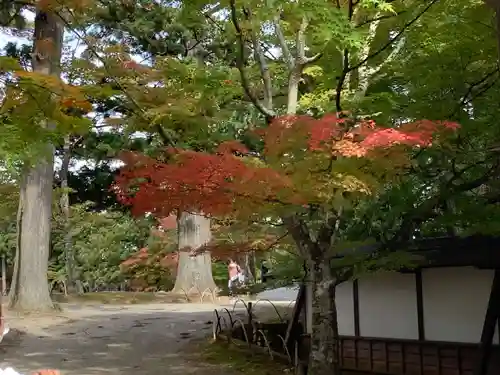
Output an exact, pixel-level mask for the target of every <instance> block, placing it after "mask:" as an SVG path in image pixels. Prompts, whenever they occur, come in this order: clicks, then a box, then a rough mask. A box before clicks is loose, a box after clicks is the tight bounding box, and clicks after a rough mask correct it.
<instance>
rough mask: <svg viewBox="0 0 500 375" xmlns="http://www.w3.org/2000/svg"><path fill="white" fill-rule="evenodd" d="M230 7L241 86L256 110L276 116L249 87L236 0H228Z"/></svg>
mask: <svg viewBox="0 0 500 375" xmlns="http://www.w3.org/2000/svg"><path fill="white" fill-rule="evenodd" d="M229 4H230V7H231V21H232V23H233V26H234V29H235V30H236V36H237V38H238V56H237V59H236V67H237V68H238V71H239V72H240V78H241V85H242V87H243V90H244V91H245V94H247V96H248V97H249V98H250V101H251V102H252V104H253V105H254V106H255V108H257V110H258V111H259V112H260V113H262V114H263V115H264V116H266V118H268V119H269V118H273V117H275V116H276V114H275V112H274V111H273V110H272V109H270V108H266V107H265V106H264V105H263V104H262V102H261V101H260V100H259V99H258V98H257V97H256V96H255V95H254V94H253V92H252V90H251V88H250V82H249V80H248V77H247V74H246V71H245V66H244V60H245V39H244V37H243V30H242V29H241V26H240V24H239V22H238V18H237V14H236V0H230V2H229Z"/></svg>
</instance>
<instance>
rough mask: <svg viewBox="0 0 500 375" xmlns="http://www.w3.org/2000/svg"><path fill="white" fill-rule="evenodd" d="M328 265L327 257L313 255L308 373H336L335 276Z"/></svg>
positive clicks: (310, 374)
mask: <svg viewBox="0 0 500 375" xmlns="http://www.w3.org/2000/svg"><path fill="white" fill-rule="evenodd" d="M329 265H330V264H329V262H328V261H327V260H323V259H316V260H315V264H314V271H313V272H312V276H313V278H314V285H313V290H314V294H313V298H312V315H313V322H314V324H313V328H312V335H311V353H310V360H309V369H308V372H307V373H308V375H340V361H339V350H338V337H339V332H338V325H337V307H336V303H335V286H336V280H335V278H334V276H333V275H332V271H331V269H330V267H329Z"/></svg>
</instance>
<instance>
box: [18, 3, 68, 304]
mask: <svg viewBox="0 0 500 375" xmlns="http://www.w3.org/2000/svg"><path fill="white" fill-rule="evenodd" d="M63 32H64V27H63V24H62V21H61V20H60V18H59V17H58V16H57V15H56V14H55V13H51V12H47V11H45V10H42V9H37V10H36V17H35V31H34V38H33V39H34V42H33V43H34V48H33V49H34V51H33V62H32V66H33V71H35V72H38V73H41V74H46V75H56V76H59V72H60V69H59V64H60V60H61V51H62V41H63ZM40 126H50V123H45V124H40ZM45 156H46V157H44V158H41V159H40V160H39V161H37V162H36V164H35V165H29V166H26V167H25V170H24V173H23V181H22V184H21V189H20V198H19V211H18V226H17V231H18V249H17V250H16V260H15V268H14V277H13V281H12V288H11V292H10V306H11V308H14V309H18V310H25V311H40V310H48V309H52V308H53V304H52V301H51V299H50V294H49V286H48V282H47V267H48V258H49V252H50V234H51V233H50V232H51V219H52V181H53V171H54V148H53V146H52V145H50V144H47V147H46V155H45Z"/></svg>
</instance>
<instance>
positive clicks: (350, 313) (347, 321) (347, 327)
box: [335, 281, 354, 336]
mask: <svg viewBox="0 0 500 375" xmlns="http://www.w3.org/2000/svg"><path fill="white" fill-rule="evenodd" d="M335 296H336V303H337V320H338V325H339V335H344V336H354V299H353V295H352V282H351V281H346V282H344V283H342V284H340V285H338V286H337V290H336V291H335Z"/></svg>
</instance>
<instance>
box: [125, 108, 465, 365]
mask: <svg viewBox="0 0 500 375" xmlns="http://www.w3.org/2000/svg"><path fill="white" fill-rule="evenodd" d="M440 128H442V130H447V129H455V128H456V125H455V124H452V123H443V124H439V123H432V122H426V121H423V122H417V123H411V124H406V125H405V126H403V127H402V128H401V129H398V130H395V129H387V128H379V127H377V126H375V124H374V123H373V122H371V121H359V120H355V119H347V118H339V117H337V116H335V115H326V116H324V117H323V118H321V119H317V120H316V119H313V118H309V117H307V116H300V117H296V116H293V117H290V116H286V117H283V118H278V119H276V120H274V121H273V122H272V123H271V124H270V126H269V127H268V128H267V129H260V130H261V134H263V135H262V137H263V138H262V141H263V142H264V149H263V151H262V153H260V154H259V155H257V156H255V155H252V154H251V153H249V152H248V150H247V149H246V148H245V147H244V146H243V145H241V144H239V143H238V142H231V143H225V144H221V145H220V147H219V150H218V152H217V153H215V154H208V153H202V152H194V151H182V150H170V154H169V157H170V158H172V160H173V161H172V162H171V163H162V162H160V161H159V160H157V159H154V158H149V157H146V156H141V155H137V154H126V155H124V156H123V160H124V162H125V163H126V165H127V167H126V168H124V169H122V171H121V175H120V177H119V179H118V180H117V184H118V185H117V186H118V188H117V191H118V193H119V194H120V197H121V199H122V200H123V201H124V202H127V203H131V204H132V205H133V208H134V210H135V211H136V212H154V213H155V214H156V215H168V214H170V213H171V212H175V211H176V210H182V211H186V212H190V211H193V210H196V211H201V212H204V213H205V214H206V215H211V216H224V215H229V216H233V217H238V218H240V219H241V220H245V219H246V220H252V219H254V220H265V219H266V218H267V217H274V218H275V219H280V220H281V221H282V222H283V223H284V225H285V227H286V229H287V230H288V232H289V234H290V235H291V237H292V238H293V239H294V242H295V244H296V246H297V248H298V249H299V251H300V253H301V255H302V256H303V258H304V259H306V260H307V261H308V269H309V272H310V273H311V277H312V279H313V290H314V298H313V299H314V304H313V321H314V325H313V332H312V352H313V354H312V357H311V358H312V359H311V367H310V370H311V371H312V373H313V374H326V373H331V372H330V371H331V370H332V369H333V370H335V371H337V366H338V365H337V362H336V361H335V360H334V356H335V355H336V354H335V352H336V347H335V342H336V341H335V337H336V336H337V333H336V331H335V329H336V328H335V327H336V326H337V322H336V318H335V315H334V313H335V311H336V309H335V286H336V285H337V284H338V283H339V282H341V281H342V279H343V278H345V277H346V275H342V274H338V273H335V272H334V271H333V270H332V268H331V267H330V266H329V265H330V261H331V258H332V256H333V255H334V252H335V242H336V241H335V236H336V235H337V233H338V227H339V214H338V212H339V210H349V208H348V207H349V205H348V202H350V204H355V203H356V202H357V201H359V200H360V199H362V197H363V196H364V195H370V194H373V193H374V191H375V190H376V188H377V186H380V185H383V184H384V182H385V181H386V180H387V179H390V180H392V178H395V177H396V176H397V175H398V173H399V172H398V171H400V170H401V168H402V167H404V166H405V165H407V162H408V154H407V152H405V147H404V146H405V145H406V146H408V145H409V146H419V147H426V146H428V145H429V144H430V142H431V141H433V136H434V133H435V132H436V131H437V130H439V129H440ZM434 141H436V140H434ZM388 160H390V161H388ZM208 248H210V249H212V250H215V249H213V248H212V247H211V246H210V247H208Z"/></svg>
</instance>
